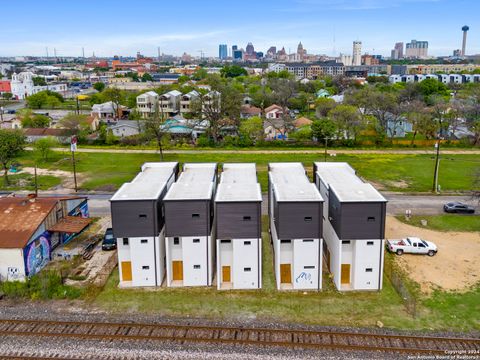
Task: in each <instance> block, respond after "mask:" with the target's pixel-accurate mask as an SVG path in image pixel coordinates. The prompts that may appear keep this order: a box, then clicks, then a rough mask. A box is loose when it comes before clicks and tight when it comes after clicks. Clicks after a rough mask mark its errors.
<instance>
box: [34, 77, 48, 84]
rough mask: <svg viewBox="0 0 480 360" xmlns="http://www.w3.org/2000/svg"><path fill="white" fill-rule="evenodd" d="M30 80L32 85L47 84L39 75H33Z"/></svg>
mask: <svg viewBox="0 0 480 360" xmlns="http://www.w3.org/2000/svg"><path fill="white" fill-rule="evenodd" d="M32 80H33V85H34V86H46V85H47V82H46V81H45V79H44V78H43V77H41V76H34V77H33V78H32Z"/></svg>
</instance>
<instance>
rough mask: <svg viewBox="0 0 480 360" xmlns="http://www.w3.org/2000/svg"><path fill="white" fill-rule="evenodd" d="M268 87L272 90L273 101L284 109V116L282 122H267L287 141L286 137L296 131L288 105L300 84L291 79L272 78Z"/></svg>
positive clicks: (270, 120) (268, 120)
mask: <svg viewBox="0 0 480 360" xmlns="http://www.w3.org/2000/svg"><path fill="white" fill-rule="evenodd" d="M268 85H269V87H270V88H271V89H272V100H273V102H274V103H275V104H277V105H278V106H280V107H281V108H282V114H281V118H280V121H278V119H266V121H267V122H268V123H269V124H270V125H271V126H272V127H273V128H274V129H276V130H277V131H279V132H280V133H281V134H282V135H283V138H284V139H285V138H286V136H285V135H286V134H287V133H288V132H290V131H293V130H294V129H295V126H294V124H293V122H294V119H293V118H292V116H290V111H289V109H288V105H289V103H290V100H291V99H292V98H293V97H294V96H295V93H296V91H297V87H298V83H297V82H296V81H295V80H294V79H291V78H271V79H269V80H268Z"/></svg>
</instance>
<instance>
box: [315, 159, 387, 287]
mask: <svg viewBox="0 0 480 360" xmlns="http://www.w3.org/2000/svg"><path fill="white" fill-rule="evenodd" d="M314 175H315V184H316V186H317V187H318V188H319V190H320V193H321V195H322V197H323V198H324V199H325V203H324V205H323V206H324V208H323V214H324V216H323V238H324V240H325V249H324V257H325V261H326V264H327V267H328V269H329V270H330V273H331V274H332V275H333V282H334V283H335V286H336V287H337V289H338V290H341V291H344V290H381V289H382V281H383V262H384V256H383V253H384V246H385V216H386V203H387V201H386V200H385V198H384V197H383V196H382V195H381V194H380V193H379V192H378V191H377V190H376V189H375V188H374V187H373V186H372V185H370V184H368V183H365V182H363V181H362V180H361V179H360V178H359V177H358V176H357V175H356V174H355V170H353V169H352V168H351V167H350V165H348V164H347V163H338V162H334V163H333V162H332V163H326V162H316V163H315V164H314Z"/></svg>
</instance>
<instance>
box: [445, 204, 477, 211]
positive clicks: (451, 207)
mask: <svg viewBox="0 0 480 360" xmlns="http://www.w3.org/2000/svg"><path fill="white" fill-rule="evenodd" d="M443 210H444V211H445V212H447V213H467V214H473V213H474V212H475V208H474V207H473V206H470V205H467V204H464V203H461V202H449V203H446V204H445V205H443Z"/></svg>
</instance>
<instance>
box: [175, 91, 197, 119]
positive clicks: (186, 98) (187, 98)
mask: <svg viewBox="0 0 480 360" xmlns="http://www.w3.org/2000/svg"><path fill="white" fill-rule="evenodd" d="M199 96H200V94H199V93H198V91H196V90H192V91H190V92H189V93H187V94H184V95H182V97H181V98H180V114H186V113H190V112H192V111H193V110H194V102H195V101H196V100H198V98H199Z"/></svg>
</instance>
